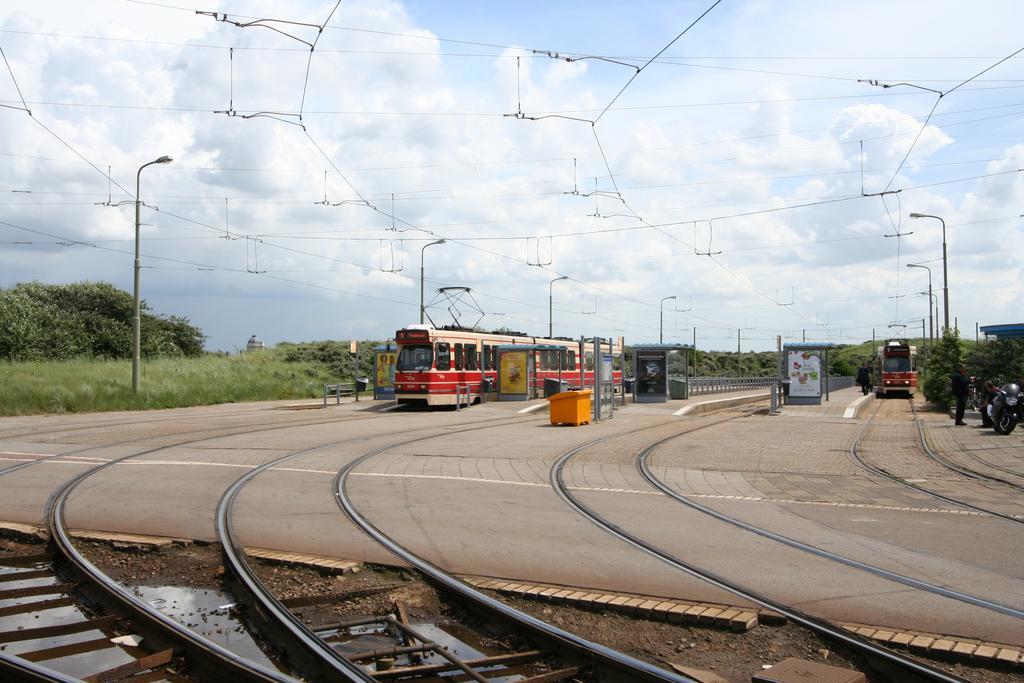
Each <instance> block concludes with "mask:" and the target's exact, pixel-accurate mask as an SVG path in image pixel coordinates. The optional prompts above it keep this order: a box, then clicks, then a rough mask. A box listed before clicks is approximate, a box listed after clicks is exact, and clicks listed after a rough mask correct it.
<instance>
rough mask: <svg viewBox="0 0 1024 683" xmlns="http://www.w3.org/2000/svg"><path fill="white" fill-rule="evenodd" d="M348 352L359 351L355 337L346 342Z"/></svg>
mask: <svg viewBox="0 0 1024 683" xmlns="http://www.w3.org/2000/svg"><path fill="white" fill-rule="evenodd" d="M348 352H349V353H359V342H357V341H356V340H355V339H353V340H351V341H350V342H349V343H348Z"/></svg>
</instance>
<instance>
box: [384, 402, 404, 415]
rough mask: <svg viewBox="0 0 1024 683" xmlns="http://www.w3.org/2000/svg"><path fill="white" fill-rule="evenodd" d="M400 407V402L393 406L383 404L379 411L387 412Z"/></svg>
mask: <svg viewBox="0 0 1024 683" xmlns="http://www.w3.org/2000/svg"><path fill="white" fill-rule="evenodd" d="M401 407H402V404H401V403H396V404H395V405H393V406H384V407H383V408H381V409H380V412H382V413H389V412H391V411H392V410H394V409H395V408H401Z"/></svg>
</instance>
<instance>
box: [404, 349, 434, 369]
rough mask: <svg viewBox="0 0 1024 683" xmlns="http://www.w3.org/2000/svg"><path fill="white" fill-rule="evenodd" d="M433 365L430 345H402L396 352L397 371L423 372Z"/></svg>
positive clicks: (432, 353)
mask: <svg viewBox="0 0 1024 683" xmlns="http://www.w3.org/2000/svg"><path fill="white" fill-rule="evenodd" d="M433 365H434V349H433V347H431V346H403V347H402V350H401V351H400V352H399V353H398V368H397V370H398V371H399V372H425V371H427V370H429V369H430V368H431V367H433Z"/></svg>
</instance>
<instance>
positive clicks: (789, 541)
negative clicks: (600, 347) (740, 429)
mask: <svg viewBox="0 0 1024 683" xmlns="http://www.w3.org/2000/svg"><path fill="white" fill-rule="evenodd" d="M729 419H734V418H728V419H724V420H721V421H719V422H716V423H713V424H708V425H703V426H701V427H698V428H697V429H706V428H708V427H715V426H718V425H721V424H724V423H725V422H727V421H729ZM694 431H696V430H694V429H691V430H688V431H686V432H682V433H680V434H674V435H672V436H669V437H666V438H664V439H661V440H659V441H656V442H654V443H653V444H651V445H649V446H647V447H646V448H644V449H643V450H641V451H640V452H639V453H638V454H637V456H636V467H637V470H638V471H639V472H640V475H641V476H642V477H643V478H644V479H645V480H647V482H648V483H649V484H651V486H653V487H654V488H656V489H657V490H659V491H661V492H662V493H664V494H665V495H666V496H668V497H669V498H671V499H672V500H674V501H676V502H677V503H680V504H682V505H685V506H686V507H688V508H690V509H692V510H696V511H698V512H701V513H703V514H705V515H708V516H709V517H712V518H714V519H717V520H719V521H722V522H725V523H727V524H731V525H732V526H735V527H737V528H740V529H744V530H746V531H749V532H751V533H754V534H757V535H758V536H761V537H763V538H767V539H769V540H771V541H775V542H777V543H781V544H783V545H786V546H789V547H790V548H795V549H797V550H801V551H804V552H806V553H809V554H811V555H814V556H816V557H821V558H824V559H827V560H831V561H833V562H837V563H839V564H843V565H846V566H847V567H852V568H854V569H858V570H861V571H865V572H868V573H870V574H874V575H875V576H880V577H882V578H884V579H888V580H890V581H895V582H896V583H900V584H903V585H905V586H909V587H911V588H915V589H917V590H921V591H925V592H927V593H932V594H934V595H940V596H942V597H945V598H950V599H953V600H957V601H959V602H963V603H965V604H969V605H974V606H975V607H981V608H983V609H987V610H991V611H993V612H997V613H999V614H1005V615H1007V616H1011V617H1015V618H1017V619H1024V610H1019V609H1016V608H1014V607H1011V606H1008V605H1003V604H1000V603H997V602H994V601H991V600H986V599H984V598H981V597H978V596H975V595H970V594H968V593H963V592H960V591H955V590H952V589H950V588H948V587H946V586H941V585H938V584H935V583H931V582H928V581H924V580H921V579H918V578H914V577H911V576H907V575H904V574H900V573H898V572H894V571H890V570H888V569H885V568H883V567H878V566H875V565H872V564H868V563H866V562H861V561H859V560H856V559H853V558H850V557H846V556H844V555H840V554H839V553H835V552H832V551H829V550H825V549H824V548H820V547H817V546H814V545H811V544H809V543H804V542H802V541H800V540H797V539H795V538H792V537H789V536H786V535H784V534H780V533H776V532H774V531H771V530H769V529H765V528H763V527H759V526H757V525H756V524H751V523H749V522H746V521H744V520H741V519H739V518H738V517H734V516H732V515H728V514H725V513H723V512H721V511H719V510H715V509H714V508H712V507H709V506H707V505H704V504H702V503H700V502H698V501H697V500H695V499H693V498H690V497H688V496H686V495H683V494H681V493H679V492H678V491H676V490H675V489H674V488H672V487H671V486H669V485H668V484H667V483H665V482H664V481H662V480H661V479H660V478H659V477H658V476H657V475H655V474H654V472H653V470H652V468H651V462H650V461H651V458H652V456H653V455H654V453H655V452H656V451H657V450H658V448H660V447H661V446H663V445H665V444H667V443H669V442H671V441H673V440H675V439H678V438H681V437H683V436H686V435H687V434H690V433H692V432H694Z"/></svg>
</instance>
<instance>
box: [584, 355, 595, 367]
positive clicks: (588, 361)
mask: <svg viewBox="0 0 1024 683" xmlns="http://www.w3.org/2000/svg"><path fill="white" fill-rule="evenodd" d="M585 358H586V361H585V363H586V365H585V366H584V368H585V369H586V371H587V372H593V370H594V352H593V351H587V355H586V356H585Z"/></svg>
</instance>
